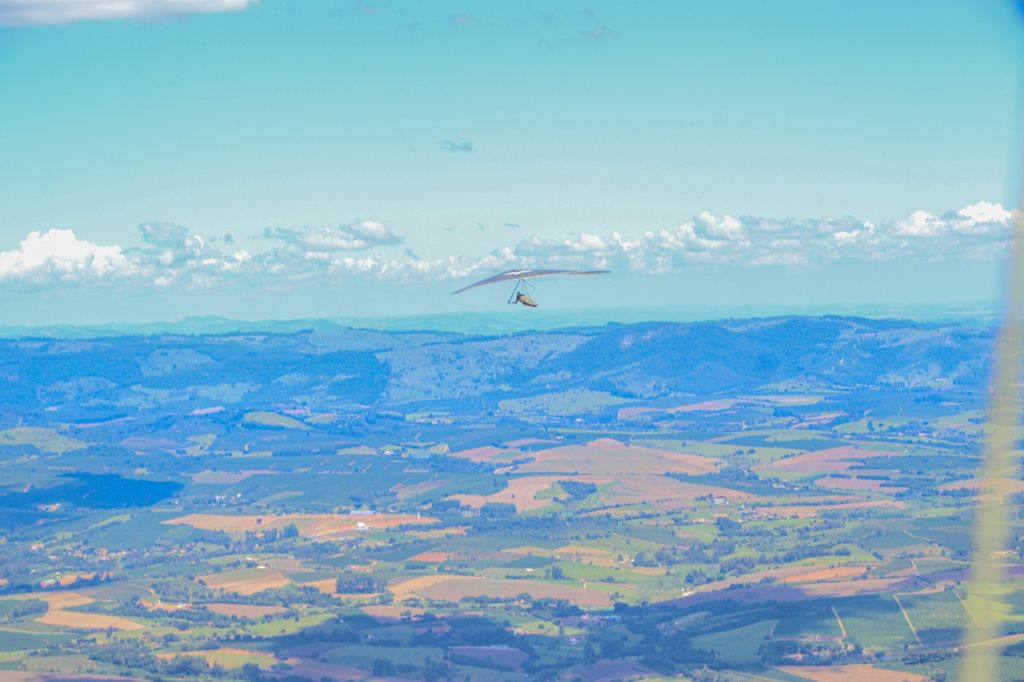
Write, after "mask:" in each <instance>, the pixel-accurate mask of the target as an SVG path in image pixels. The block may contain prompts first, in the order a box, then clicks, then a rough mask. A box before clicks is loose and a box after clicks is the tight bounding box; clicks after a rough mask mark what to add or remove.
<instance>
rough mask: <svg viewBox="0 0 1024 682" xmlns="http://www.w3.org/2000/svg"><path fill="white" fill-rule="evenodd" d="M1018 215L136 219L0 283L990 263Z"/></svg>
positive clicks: (44, 239) (39, 250) (18, 256)
mask: <svg viewBox="0 0 1024 682" xmlns="http://www.w3.org/2000/svg"><path fill="white" fill-rule="evenodd" d="M1017 217H1018V215H1017V213H1016V212H1012V211H1009V210H1007V209H1005V208H1003V207H1002V206H1001V205H1000V204H998V203H990V202H987V201H980V202H978V203H975V204H972V205H969V206H965V207H963V208H961V209H959V210H955V211H949V212H947V213H943V214H941V215H934V214H932V213H929V212H927V211H915V212H913V213H911V214H910V215H908V216H906V217H903V218H900V219H897V220H893V221H890V222H887V223H884V224H877V225H876V224H874V223H871V222H867V221H862V220H858V219H856V218H852V217H847V218H816V219H794V218H781V219H776V218H764V217H756V216H739V217H734V216H731V215H727V214H726V215H715V214H713V213H710V212H707V211H705V212H702V213H699V214H698V215H696V216H695V217H694V218H693V219H692V220H690V221H688V222H685V223H683V224H681V225H679V226H678V227H675V228H670V229H669V228H666V229H661V230H651V231H644V232H641V233H638V234H632V235H627V234H622V233H620V232H612V233H610V234H589V233H580V234H575V235H572V236H570V237H567V238H564V239H550V238H545V237H538V236H532V237H528V238H526V239H524V240H521V241H519V242H518V243H515V244H511V245H509V246H506V247H503V248H500V249H496V250H492V251H490V252H488V253H481V254H464V253H460V254H453V255H450V256H447V257H442V258H433V259H428V258H419V257H417V256H416V255H415V254H414V253H413V252H412V251H411V250H409V249H405V250H404V251H401V252H397V253H395V252H392V251H393V249H392V248H391V247H397V246H398V245H400V244H403V243H404V242H405V240H404V238H403V237H402V236H400V235H398V234H396V233H395V232H393V231H392V230H391V229H390V228H389V227H387V226H385V225H384V224H383V223H381V222H380V221H376V220H360V221H356V222H353V223H350V224H343V225H337V226H329V227H323V226H321V227H303V228H283V227H275V228H266V229H264V230H263V231H262V232H261V233H260V234H259V236H258V240H257V243H259V244H261V245H265V248H263V249H262V250H258V251H254V252H252V251H249V250H246V249H240V248H232V247H233V246H234V245H233V240H232V239H230V238H219V239H218V238H208V237H203V236H201V235H197V234H192V233H191V232H190V231H189V230H188V229H187V228H186V227H183V226H181V225H176V224H173V223H144V224H142V225H140V226H139V234H140V240H141V244H138V245H132V246H123V245H120V244H99V243H96V242H94V241H91V240H90V239H87V238H82V237H79V236H78V235H76V234H75V232H74V231H73V230H71V229H63V228H53V229H49V230H46V231H34V232H31V233H29V234H28V235H26V236H25V237H24V238H23V239H22V240H21V241H20V243H19V244H18V246H17V247H16V248H13V249H10V250H7V251H0V282H2V283H3V284H4V285H5V286H6V287H7V288H8V289H9V290H12V291H13V290H16V291H19V292H22V293H23V294H26V295H27V294H30V293H31V292H32V291H40V290H48V289H55V288H67V287H72V288H75V287H79V288H85V287H102V286H110V285H126V284H131V285H133V286H149V287H153V288H157V289H166V288H167V287H185V288H189V289H201V288H204V287H211V286H231V285H232V284H234V285H239V286H245V287H254V286H255V287H259V286H264V285H267V284H268V283H270V282H273V285H274V286H275V287H277V286H280V285H281V283H288V282H291V283H294V284H299V285H301V283H303V282H317V283H325V282H326V283H330V282H333V281H344V280H345V279H346V278H351V277H356V278H363V279H369V280H392V281H400V282H401V281H409V282H422V281H430V280H433V281H438V280H454V279H459V278H463V277H469V276H472V275H478V274H481V273H489V272H494V271H499V270H504V269H509V268H521V267H522V268H528V267H533V268H536V267H573V268H607V269H612V270H618V271H629V272H638V273H652V274H658V273H662V274H664V273H672V272H678V271H681V270H684V269H686V268H688V267H693V266H695V265H699V264H730V265H735V266H750V267H757V266H788V267H816V266H819V265H824V264H829V263H858V262H862V263H863V262H875V263H879V262H881V263H884V262H894V263H898V262H900V261H906V260H915V261H942V260H946V259H962V258H968V259H975V260H984V259H992V258H994V257H996V256H998V254H999V253H1000V252H1001V251H1002V249H1003V248H1004V247H1005V245H1006V243H1007V241H1008V239H1009V237H1010V234H1011V231H1012V224H1013V221H1014V220H1015V219H1016V218H1017Z"/></svg>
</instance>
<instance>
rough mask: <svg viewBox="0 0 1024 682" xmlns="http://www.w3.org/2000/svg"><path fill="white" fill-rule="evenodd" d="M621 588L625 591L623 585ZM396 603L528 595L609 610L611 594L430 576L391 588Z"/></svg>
mask: <svg viewBox="0 0 1024 682" xmlns="http://www.w3.org/2000/svg"><path fill="white" fill-rule="evenodd" d="M619 587H622V586H621V585H620V586H619ZM391 591H392V593H393V594H394V595H395V598H396V599H403V598H406V597H409V596H413V595H417V596H421V597H425V598H427V599H433V600H437V601H454V602H458V601H460V600H462V599H467V598H477V597H486V598H492V599H515V598H517V597H518V596H519V595H521V594H528V595H530V596H531V597H532V598H534V599H565V600H567V601H569V602H571V603H573V604H575V605H577V606H580V607H602V606H603V607H607V606H610V605H611V599H610V597H609V593H607V592H604V591H601V590H597V589H585V588H582V587H579V586H577V585H575V584H572V583H564V582H544V581H540V580H501V579H496V578H481V577H476V576H449V575H429V576H423V577H421V578H413V579H412V580H410V581H405V582H403V583H400V584H399V585H396V586H394V587H392V588H391Z"/></svg>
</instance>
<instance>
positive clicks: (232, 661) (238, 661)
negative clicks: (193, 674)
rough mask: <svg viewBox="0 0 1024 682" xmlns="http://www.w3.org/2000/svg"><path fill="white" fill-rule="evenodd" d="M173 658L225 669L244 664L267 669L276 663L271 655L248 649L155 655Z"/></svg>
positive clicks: (204, 650)
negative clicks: (204, 661)
mask: <svg viewBox="0 0 1024 682" xmlns="http://www.w3.org/2000/svg"><path fill="white" fill-rule="evenodd" d="M175 656H194V657H196V658H203V659H206V662H207V663H209V664H210V665H215V664H218V663H219V664H220V665H222V666H224V667H225V668H241V667H242V666H243V665H245V664H246V663H255V664H256V665H258V666H261V667H264V668H269V667H270V666H272V665H274V663H276V662H277V661H276V660H275V659H274V656H273V655H272V654H268V653H267V652H265V651H251V650H249V649H235V648H232V647H224V648H222V649H201V650H195V651H182V652H181V653H176V652H162V653H159V654H157V657H159V658H162V659H164V660H168V659H171V658H174V657H175Z"/></svg>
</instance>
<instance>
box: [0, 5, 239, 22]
mask: <svg viewBox="0 0 1024 682" xmlns="http://www.w3.org/2000/svg"><path fill="white" fill-rule="evenodd" d="M258 1H259V0H0V24H14V25H17V24H66V23H69V22H73V21H81V20H83V19H130V18H153V17H168V16H176V15H180V14H193V13H204V12H229V11H235V10H242V9H246V8H247V7H250V6H251V5H255V4H257V3H258Z"/></svg>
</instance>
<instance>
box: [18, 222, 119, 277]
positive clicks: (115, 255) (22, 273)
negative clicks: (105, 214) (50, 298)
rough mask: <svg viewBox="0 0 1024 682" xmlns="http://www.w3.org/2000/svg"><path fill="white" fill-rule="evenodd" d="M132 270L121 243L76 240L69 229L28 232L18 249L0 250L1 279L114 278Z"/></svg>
mask: <svg viewBox="0 0 1024 682" xmlns="http://www.w3.org/2000/svg"><path fill="white" fill-rule="evenodd" d="M132 270H133V265H132V263H131V262H130V261H129V259H128V258H127V257H126V256H125V254H124V253H123V252H122V250H121V247H120V246H100V245H98V244H94V243H93V242H90V241H86V240H83V239H79V238H78V237H76V236H75V233H74V232H73V231H71V230H59V229H53V230H47V231H46V232H30V233H29V234H28V235H27V236H26V237H25V238H24V239H22V240H21V243H20V244H19V245H18V248H17V249H13V250H11V251H0V282H21V283H25V284H30V285H31V284H43V283H47V282H52V281H65V282H67V281H74V280H79V279H102V278H107V277H112V278H116V277H120V276H124V275H128V274H130V273H131V272H132Z"/></svg>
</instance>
